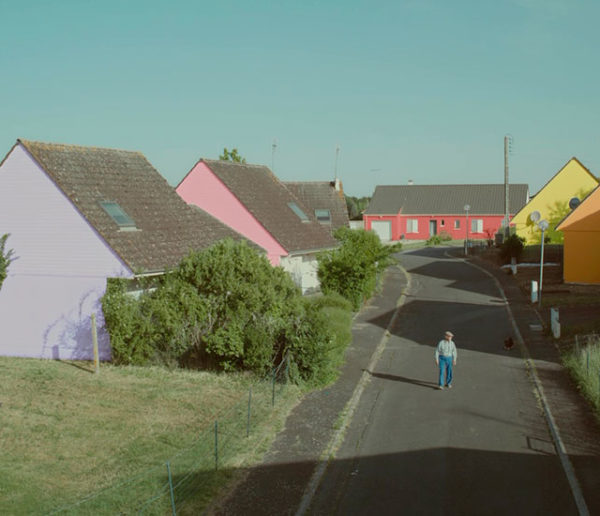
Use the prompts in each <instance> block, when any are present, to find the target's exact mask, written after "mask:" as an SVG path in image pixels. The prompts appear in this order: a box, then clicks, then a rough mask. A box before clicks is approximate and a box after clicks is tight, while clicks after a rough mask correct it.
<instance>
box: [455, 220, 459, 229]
mask: <svg viewBox="0 0 600 516" xmlns="http://www.w3.org/2000/svg"><path fill="white" fill-rule="evenodd" d="M454 229H460V219H454Z"/></svg>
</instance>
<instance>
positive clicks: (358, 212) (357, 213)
mask: <svg viewBox="0 0 600 516" xmlns="http://www.w3.org/2000/svg"><path fill="white" fill-rule="evenodd" d="M370 201H371V198H370V197H352V196H350V195H346V207H347V208H348V218H349V219H350V220H361V219H362V213H363V211H365V210H366V209H367V206H368V205H369V202H370Z"/></svg>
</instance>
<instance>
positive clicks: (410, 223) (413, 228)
mask: <svg viewBox="0 0 600 516" xmlns="http://www.w3.org/2000/svg"><path fill="white" fill-rule="evenodd" d="M406 232H407V233H418V232H419V219H406Z"/></svg>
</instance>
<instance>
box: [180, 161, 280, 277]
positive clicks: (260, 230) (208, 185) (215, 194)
mask: <svg viewBox="0 0 600 516" xmlns="http://www.w3.org/2000/svg"><path fill="white" fill-rule="evenodd" d="M176 191H177V193H178V194H179V196H180V197H181V198H182V199H183V200H184V201H185V202H186V203H188V204H194V205H195V206H198V207H200V208H202V209H203V210H204V211H206V212H207V213H210V214H211V215H212V216H213V217H215V218H216V219H218V220H220V221H221V222H223V223H224V224H226V225H228V226H229V227H230V228H233V229H234V230H235V231H237V232H238V233H240V234H241V235H243V236H245V237H246V238H247V239H248V240H251V241H252V242H254V243H256V244H258V245H259V246H261V247H262V248H263V249H265V250H266V251H267V258H268V259H269V261H270V262H271V264H273V265H279V262H280V259H281V257H282V256H287V254H288V253H287V251H286V250H285V249H284V248H283V247H282V246H281V245H280V244H279V242H277V240H275V239H274V238H273V237H272V236H271V234H270V233H269V232H268V231H267V230H266V229H265V228H264V227H263V226H262V224H260V222H258V221H257V220H256V219H255V218H254V215H252V213H250V212H249V211H248V210H247V209H246V207H245V206H244V205H243V204H242V203H241V202H240V201H238V199H237V198H236V197H235V195H233V194H232V193H231V192H230V191H229V189H228V188H227V187H226V186H225V185H224V184H223V182H222V181H221V180H220V179H219V178H218V177H217V176H215V174H213V172H212V171H211V170H210V169H209V168H208V167H207V166H206V165H205V164H204V163H202V162H199V163H197V164H196V166H195V167H194V168H193V169H192V170H191V171H190V173H189V174H188V175H187V176H186V177H185V178H184V179H183V181H182V182H181V183H180V184H179V186H178V187H177V188H176Z"/></svg>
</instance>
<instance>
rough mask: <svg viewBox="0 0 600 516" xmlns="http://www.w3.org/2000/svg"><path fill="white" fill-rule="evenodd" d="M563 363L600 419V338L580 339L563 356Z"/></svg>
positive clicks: (586, 337)
mask: <svg viewBox="0 0 600 516" xmlns="http://www.w3.org/2000/svg"><path fill="white" fill-rule="evenodd" d="M563 363H564V365H565V366H566V368H567V369H568V370H569V372H570V373H571V376H572V377H573V378H574V380H575V382H576V383H577V386H578V387H579V389H580V391H581V393H582V394H583V395H584V396H585V397H586V398H587V399H588V400H589V401H590V403H591V404H592V406H593V408H594V412H595V414H596V416H597V417H598V418H600V337H599V336H598V335H588V336H585V337H579V338H578V340H577V344H576V345H574V346H573V347H572V348H571V349H570V350H569V351H568V352H566V353H565V354H564V355H563Z"/></svg>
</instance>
